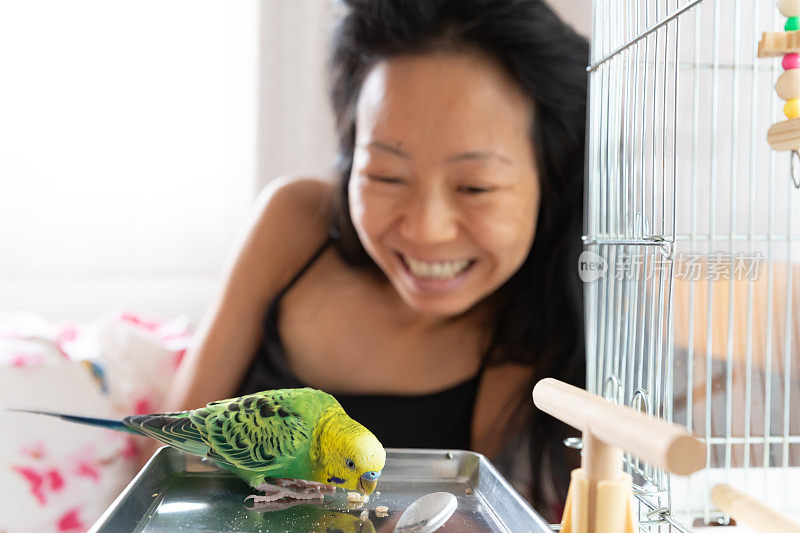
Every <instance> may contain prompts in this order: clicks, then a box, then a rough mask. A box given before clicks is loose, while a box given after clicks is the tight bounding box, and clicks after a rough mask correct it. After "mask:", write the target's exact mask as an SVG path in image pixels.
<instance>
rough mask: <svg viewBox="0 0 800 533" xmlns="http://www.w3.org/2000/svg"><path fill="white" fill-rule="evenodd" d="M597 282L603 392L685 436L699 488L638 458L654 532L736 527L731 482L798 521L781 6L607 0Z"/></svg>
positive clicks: (592, 213) (645, 526)
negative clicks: (768, 52) (720, 505)
mask: <svg viewBox="0 0 800 533" xmlns="http://www.w3.org/2000/svg"><path fill="white" fill-rule="evenodd" d="M593 20H594V27H593V37H592V52H591V60H590V61H591V64H590V66H589V68H588V71H589V83H590V91H589V121H588V141H587V143H588V144H587V147H588V149H587V154H586V165H587V179H586V190H585V198H586V206H585V207H586V219H585V227H584V252H583V254H582V255H581V261H580V267H579V268H580V273H581V278H582V279H583V280H584V282H585V295H586V299H585V302H586V320H587V339H586V341H587V388H588V389H589V390H590V391H591V392H595V393H597V394H601V395H603V396H605V397H606V398H607V399H609V400H611V401H615V402H619V403H624V404H627V405H630V406H632V407H634V408H636V409H640V410H642V411H645V412H647V413H649V414H651V415H652V416H657V417H661V418H664V419H667V420H669V421H673V422H675V423H678V424H682V425H684V426H687V427H688V428H689V429H690V430H691V431H692V432H693V433H694V434H695V435H696V436H697V437H698V438H700V439H701V440H702V441H703V442H704V443H705V445H706V451H707V453H706V455H707V467H706V469H705V470H703V471H701V472H699V473H697V474H694V475H693V476H691V477H689V478H679V477H676V476H670V475H668V474H666V473H663V472H660V471H657V470H655V469H653V468H651V467H650V466H648V465H647V464H643V463H641V462H640V461H638V460H637V459H636V458H634V457H626V468H627V470H628V471H629V472H630V473H631V474H632V475H633V477H634V480H635V486H634V493H635V495H636V496H637V498H638V499H639V500H640V504H639V508H640V509H639V511H640V517H639V518H640V526H639V527H640V529H641V530H642V531H671V530H675V531H688V528H689V527H694V526H698V525H701V524H708V523H714V522H716V523H723V524H724V523H727V522H728V519H727V517H725V516H723V515H722V513H720V512H719V511H718V510H717V509H716V508H715V507H714V505H713V503H712V502H711V500H710V497H709V493H710V489H711V487H712V486H714V485H715V484H716V483H719V482H727V483H729V484H731V485H733V486H735V487H738V488H740V489H743V490H746V491H747V492H748V493H750V494H752V495H754V496H755V497H757V498H760V499H762V500H763V501H765V502H769V503H770V504H771V505H773V506H774V507H775V508H777V509H781V510H784V511H787V512H789V513H797V512H798V511H800V342H799V341H798V339H800V335H799V334H800V319H798V317H800V309H799V308H800V278H799V277H798V272H800V269H798V266H797V265H796V263H797V262H798V260H800V254H798V251H797V248H799V247H800V246H798V239H800V221H797V220H795V218H794V217H793V210H794V206H795V202H797V201H798V199H800V190H798V189H796V188H795V187H794V185H793V183H792V172H791V169H790V166H791V159H790V154H789V152H776V151H773V150H771V149H770V146H769V145H768V143H767V139H766V132H767V130H768V128H769V127H770V125H771V124H772V123H775V122H778V121H779V120H781V119H782V116H781V107H782V105H783V102H782V101H781V100H780V99H779V98H778V97H777V96H776V94H775V91H774V90H773V84H774V83H775V80H776V79H777V77H778V75H779V74H780V73H781V71H782V69H781V60H780V58H778V59H777V60H776V59H759V58H757V44H758V42H759V39H760V36H761V33H762V32H763V31H782V29H783V24H784V22H785V20H786V19H785V18H783V17H782V16H781V14H780V13H778V10H777V9H776V7H775V3H774V0H727V1H724V2H723V1H720V0H594V6H593ZM795 293H798V294H795Z"/></svg>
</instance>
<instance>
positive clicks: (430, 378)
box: [278, 273, 486, 395]
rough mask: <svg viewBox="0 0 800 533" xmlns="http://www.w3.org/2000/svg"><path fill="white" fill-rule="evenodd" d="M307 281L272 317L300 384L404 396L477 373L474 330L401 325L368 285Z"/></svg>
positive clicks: (479, 350)
mask: <svg viewBox="0 0 800 533" xmlns="http://www.w3.org/2000/svg"><path fill="white" fill-rule="evenodd" d="M310 274H313V273H310ZM317 275H319V273H317ZM303 281H306V280H303ZM307 281H308V282H304V283H298V284H297V285H296V286H295V287H293V288H292V290H291V291H289V292H288V293H287V294H286V295H285V297H284V298H283V300H282V301H281V305H280V311H279V317H278V331H279V333H280V336H281V341H282V343H283V346H284V349H285V353H286V358H287V363H288V365H289V368H290V369H291V370H292V373H293V374H294V375H295V376H296V377H297V378H298V379H299V380H300V381H301V382H303V383H306V384H308V385H311V386H316V387H320V388H324V389H326V390H330V391H335V392H339V393H351V394H370V393H376V394H378V393H379V394H401V395H403V394H405V395H409V394H425V393H431V392H437V391H440V390H445V389H447V388H450V387H452V386H454V385H457V384H459V383H462V382H464V381H466V380H468V379H470V378H472V377H473V376H475V375H476V374H477V372H478V369H479V367H480V362H481V357H482V355H483V352H484V350H485V337H486V335H485V334H484V333H482V332H481V331H480V330H479V329H476V328H474V327H473V328H470V327H469V326H468V325H467V324H466V323H459V322H458V321H453V322H451V323H448V324H444V325H442V326H440V327H432V328H431V327H418V326H415V325H414V324H408V323H404V322H403V320H401V319H398V317H397V316H396V315H395V314H394V313H393V310H392V307H393V306H392V304H391V303H390V302H387V301H386V296H385V293H384V292H382V291H380V290H377V289H376V287H375V286H374V284H373V282H371V281H370V280H366V281H365V280H360V279H358V278H353V279H347V278H341V279H340V278H339V277H336V276H334V277H333V279H330V278H329V279H326V280H325V281H326V283H311V282H313V281H315V280H314V278H313V277H312V276H309V279H308V280H307ZM317 281H320V280H317Z"/></svg>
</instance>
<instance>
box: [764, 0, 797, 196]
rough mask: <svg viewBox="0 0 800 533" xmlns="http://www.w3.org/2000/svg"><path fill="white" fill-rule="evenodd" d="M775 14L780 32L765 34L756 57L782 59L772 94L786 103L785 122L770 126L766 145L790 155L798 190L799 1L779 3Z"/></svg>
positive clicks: (767, 32)
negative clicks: (780, 19) (781, 24)
mask: <svg viewBox="0 0 800 533" xmlns="http://www.w3.org/2000/svg"><path fill="white" fill-rule="evenodd" d="M777 5H778V11H780V12H781V15H783V16H784V17H786V24H785V25H784V27H783V29H784V31H782V32H772V31H766V32H764V34H763V35H762V36H761V42H759V43H758V57H779V56H783V61H782V63H781V65H782V66H783V70H784V72H783V74H781V75H780V76H779V77H778V81H777V82H775V92H776V93H778V96H779V97H780V99H781V100H784V101H786V104H785V105H784V106H783V114H784V115H786V118H787V120H784V121H782V122H777V123H775V124H773V125H772V126H771V127H770V128H769V130H768V131H767V141H768V142H769V145H770V146H771V147H772V149H773V150H778V151H786V150H791V151H792V181H794V185H795V187H797V188H800V170H799V169H798V168H797V167H798V166H800V153H798V150H800V0H778V1H777Z"/></svg>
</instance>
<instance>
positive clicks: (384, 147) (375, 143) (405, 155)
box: [358, 141, 411, 159]
mask: <svg viewBox="0 0 800 533" xmlns="http://www.w3.org/2000/svg"><path fill="white" fill-rule="evenodd" d="M358 147H359V148H364V147H366V148H378V149H380V150H383V151H385V152H389V153H390V154H394V155H396V156H399V157H402V158H405V159H411V155H410V154H408V153H406V152H404V151H403V150H401V149H400V148H395V147H394V146H391V145H388V144H386V143H382V142H379V141H372V142H369V143H367V144H366V145H363V144H362V145H359V146H358Z"/></svg>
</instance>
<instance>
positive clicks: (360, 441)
mask: <svg viewBox="0 0 800 533" xmlns="http://www.w3.org/2000/svg"><path fill="white" fill-rule="evenodd" d="M17 411H26V412H33V413H38V414H45V415H51V416H57V417H59V418H62V419H64V420H68V421H71V422H79V423H84V424H90V425H94V426H101V427H106V428H109V429H116V430H123V431H128V432H131V433H136V434H140V435H146V436H149V437H153V438H154V439H156V440H158V441H160V442H163V443H165V444H168V445H170V446H172V447H174V448H177V449H179V450H183V451H185V452H188V453H191V454H194V455H199V456H201V457H207V458H208V459H211V460H213V461H214V462H216V464H218V465H219V466H221V467H222V468H225V469H227V470H230V471H231V472H233V473H234V474H236V475H237V476H239V477H240V478H242V479H243V480H245V481H246V482H247V483H248V484H249V485H250V486H251V487H253V488H256V489H258V490H260V491H262V492H264V493H265V494H264V495H257V496H253V498H254V499H255V501H256V503H261V502H268V501H274V500H277V499H279V498H283V497H290V498H301V499H309V498H320V497H323V496H324V494H325V493H328V492H332V491H334V490H335V487H341V488H344V489H348V490H354V491H355V490H357V491H359V492H361V493H362V494H371V493H372V492H373V491H374V490H375V487H376V485H377V482H378V478H379V477H380V475H381V470H383V467H384V464H385V462H386V452H385V451H384V449H383V446H382V445H381V443H380V442H379V441H378V439H377V438H376V437H375V435H373V434H372V433H371V432H370V431H369V430H368V429H367V428H365V427H364V426H362V425H361V424H359V423H358V422H356V421H355V420H353V419H352V418H350V417H349V416H348V415H347V413H345V412H344V409H342V406H341V405H339V402H338V401H336V399H335V398H334V397H333V396H331V395H330V394H327V393H325V392H323V391H320V390H315V389H310V388H304V389H279V390H270V391H264V392H259V393H255V394H249V395H247V396H241V397H239V398H231V399H228V400H221V401H216V402H211V403H209V404H208V405H206V406H205V407H202V408H200V409H194V410H192V411H181V412H176V413H157V414H149V415H133V416H128V417H125V418H123V419H122V420H111V419H102V418H90V417H84V416H76V415H68V414H62V413H51V412H44V411H28V410H22V409H17Z"/></svg>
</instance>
